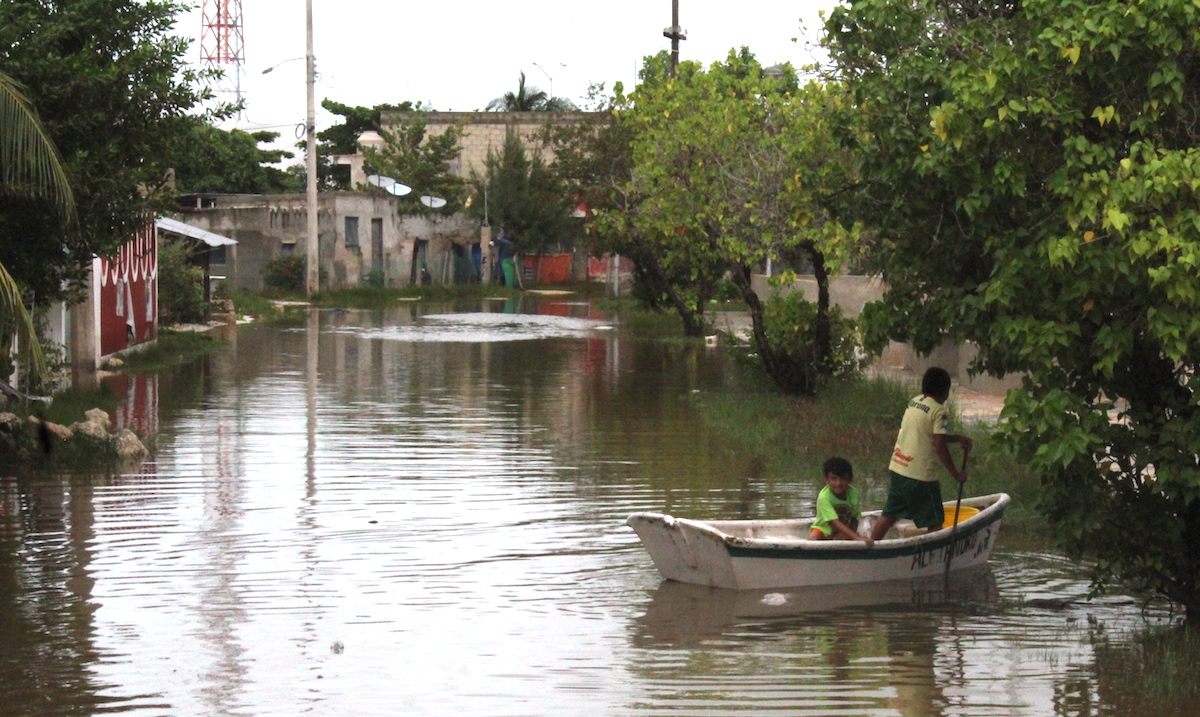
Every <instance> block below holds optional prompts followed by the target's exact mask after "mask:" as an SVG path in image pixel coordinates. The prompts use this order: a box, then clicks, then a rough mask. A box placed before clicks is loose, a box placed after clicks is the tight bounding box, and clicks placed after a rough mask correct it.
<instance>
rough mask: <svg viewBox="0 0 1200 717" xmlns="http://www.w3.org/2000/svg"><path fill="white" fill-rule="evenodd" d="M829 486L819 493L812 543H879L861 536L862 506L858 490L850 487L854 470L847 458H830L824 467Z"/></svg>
mask: <svg viewBox="0 0 1200 717" xmlns="http://www.w3.org/2000/svg"><path fill="white" fill-rule="evenodd" d="M821 470H822V471H824V473H825V487H824V488H822V489H821V492H820V493H818V494H817V519H816V520H815V521H813V527H812V532H811V533H810V534H809V536H808V539H809V540H831V539H832V540H861V541H863V542H864V543H866V544H867V547H868V548H869V547H871V545H872V544H873V543H874V542H875V541H873V540H871V539H870V538H868V537H867V536H865V535H859V534H858V519H859V518H861V517H862V507H861V503H860V502H859V499H858V489H857V488H855V487H854V486H852V485H850V482H851V481H853V480H854V469H853V468H852V467H851V466H850V461H848V460H846V459H845V458H830V459H829V460H827V461H825V465H824V466H822V468H821Z"/></svg>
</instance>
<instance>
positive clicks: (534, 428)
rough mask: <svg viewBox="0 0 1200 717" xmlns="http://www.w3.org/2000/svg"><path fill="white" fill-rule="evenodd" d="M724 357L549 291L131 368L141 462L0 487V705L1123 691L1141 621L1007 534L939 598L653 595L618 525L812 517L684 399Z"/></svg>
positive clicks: (211, 705) (812, 490)
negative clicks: (149, 452)
mask: <svg viewBox="0 0 1200 717" xmlns="http://www.w3.org/2000/svg"><path fill="white" fill-rule="evenodd" d="M505 309H508V310H509V311H519V312H521V313H505ZM725 364H726V360H725V359H724V358H723V356H722V355H721V353H720V352H719V351H715V350H706V349H704V348H703V347H702V346H695V345H691V344H682V343H664V342H656V341H649V340H635V339H633V338H632V337H631V336H630V335H629V334H627V333H622V332H620V331H618V330H616V329H615V328H614V327H613V326H612V324H611V323H609V322H608V321H607V320H606V319H605V318H604V317H603V316H600V315H598V314H596V313H595V312H594V310H592V309H591V308H590V307H589V306H587V305H586V304H581V303H571V302H555V301H553V300H550V299H546V300H543V301H542V303H541V304H537V303H535V302H533V301H530V300H527V301H526V303H525V304H524V305H523V306H520V307H517V306H512V305H509V306H506V304H505V302H502V301H498V302H484V303H483V304H482V305H478V304H477V305H475V306H470V307H460V310H459V311H451V310H449V309H447V308H446V307H441V306H439V307H432V306H429V305H425V304H418V303H411V304H404V305H401V306H400V307H398V308H394V309H389V310H387V311H386V312H366V311H363V312H359V311H347V312H342V311H322V312H313V313H312V314H310V318H309V319H308V323H307V324H303V323H301V324H297V325H291V326H266V325H251V326H246V327H242V328H241V329H240V333H239V334H238V337H237V340H236V343H235V344H233V345H232V346H231V347H230V348H229V349H228V350H225V351H222V352H219V353H216V354H212V355H209V356H205V357H203V358H201V359H198V360H197V361H195V362H193V363H190V364H188V365H185V366H183V367H180V368H178V369H174V370H171V371H168V372H165V373H162V374H159V375H157V376H148V377H142V378H141V379H140V380H138V381H135V382H132V383H130V385H129V389H128V390H129V393H130V395H131V396H132V399H131V402H130V404H129V405H127V406H126V407H125V408H124V409H123V410H122V413H121V417H120V420H122V421H124V422H127V423H130V424H134V425H137V426H139V428H140V429H141V430H143V431H144V430H147V427H149V428H151V429H153V430H156V431H157V435H156V437H155V438H154V442H155V446H156V451H155V456H154V458H153V459H152V460H150V461H148V462H146V463H144V464H142V465H140V466H139V467H138V468H137V470H136V472H120V473H116V474H111V473H108V472H106V473H104V474H102V475H90V474H85V473H69V472H63V473H55V474H32V475H22V476H19V477H14V476H13V475H12V472H11V471H3V472H0V685H2V686H3V692H4V698H3V700H2V701H0V715H88V714H97V713H101V712H104V713H115V714H121V715H147V716H149V715H178V716H192V715H194V716H214V715H298V714H315V715H331V716H332V715H336V716H338V717H358V716H360V715H398V714H404V715H489V716H506V715H512V716H530V715H536V716H542V715H546V716H549V715H559V714H567V713H570V714H581V715H606V716H607V715H671V716H675V715H704V716H707V717H715V716H719V715H797V716H799V715H906V716H907V715H946V716H950V715H956V716H957V715H973V716H974V715H980V716H982V715H1021V716H1023V717H1024V716H1035V715H1047V716H1051V715H1053V716H1063V717H1066V716H1076V715H1078V716H1091V715H1113V716H1116V715H1125V714H1128V713H1130V712H1131V711H1132V710H1133V709H1141V708H1143V707H1144V706H1145V702H1144V698H1143V697H1142V696H1140V695H1137V694H1131V693H1130V692H1131V691H1132V690H1131V686H1130V685H1128V684H1126V683H1125V682H1123V680H1124V675H1123V674H1122V672H1121V670H1120V669H1119V666H1116V668H1114V667H1113V666H1108V667H1106V666H1105V664H1104V663H1102V662H1101V661H1098V659H1097V645H1098V644H1101V643H1103V642H1104V641H1105V640H1107V639H1109V636H1119V635H1121V634H1123V633H1125V632H1127V631H1130V630H1135V629H1138V628H1140V627H1141V626H1142V625H1143V624H1144V622H1143V620H1144V614H1143V612H1142V610H1141V606H1140V605H1139V604H1135V603H1134V602H1133V601H1132V600H1130V599H1128V598H1124V597H1121V596H1113V597H1108V598H1104V599H1100V600H1097V601H1094V602H1092V603H1091V604H1088V605H1083V606H1077V607H1070V608H1069V609H1066V610H1052V609H1040V608H1035V607H1030V606H1028V605H1027V604H1026V601H1028V600H1030V599H1035V598H1065V599H1083V598H1084V597H1085V595H1086V593H1087V579H1086V575H1085V574H1084V573H1082V572H1081V571H1080V569H1079V568H1078V567H1077V566H1074V565H1072V564H1070V563H1069V562H1068V561H1066V560H1065V559H1062V558H1059V557H1057V556H1055V555H1049V554H1044V553H1040V552H1036V551H1028V550H1025V549H1022V548H1021V547H1020V542H1019V541H1014V540H1013V539H1012V538H1011V537H1008V538H1007V539H1006V534H1005V532H1004V531H1003V530H1001V534H1000V542H999V544H998V546H997V548H996V551H995V552H994V553H993V558H992V562H991V565H990V568H989V569H988V570H986V571H983V572H976V573H972V574H968V575H963V576H961V577H957V578H956V579H955V580H954V581H952V583H951V585H949V586H947V585H945V584H943V583H942V582H941V581H937V582H936V583H935V584H902V585H888V586H871V587H849V588H840V589H837V590H823V591H821V590H818V591H812V590H810V591H801V590H780V591H757V592H744V593H739V592H733V591H724V590H713V589H706V588H698V587H694V586H687V585H682V584H677V583H663V581H662V580H661V579H660V577H659V575H658V573H657V571H656V570H655V569H654V567H653V565H652V564H651V562H650V559H649V557H648V556H647V555H646V553H645V552H644V551H643V550H642V548H641V547H640V545H639V543H638V541H637V538H636V536H635V535H634V534H633V532H632V531H631V530H630V529H629V528H627V527H626V526H625V524H624V520H625V518H626V517H627V516H628V515H629V514H630V513H632V512H635V511H643V510H665V511H667V512H672V513H674V514H676V515H687V516H690V517H698V518H717V517H723V518H780V517H791V516H795V515H807V514H810V513H811V511H812V505H813V500H814V498H815V495H816V490H817V483H816V481H815V479H814V477H815V476H816V475H817V472H818V471H817V468H816V466H815V465H813V466H809V465H804V466H795V469H794V471H793V472H790V473H788V474H786V475H772V474H770V472H769V471H765V470H764V469H763V468H762V464H763V463H762V461H761V460H759V459H758V457H756V456H752V455H746V454H744V453H740V452H739V451H738V450H737V449H736V448H735V447H731V446H726V445H722V444H721V443H720V442H719V441H716V440H714V438H713V437H712V436H711V434H710V433H709V431H708V430H707V429H706V427H705V425H704V423H703V421H702V420H701V418H700V416H699V415H698V414H697V412H696V409H695V407H694V404H693V403H692V397H693V396H695V395H696V394H697V393H699V394H712V393H719V392H727V391H736V390H737V383H736V379H735V378H734V376H735V374H736V372H734V371H732V370H730V367H728V366H727V365H725ZM814 460H816V461H817V462H818V463H819V458H817V459H814ZM1149 619H1150V620H1152V621H1155V620H1161V619H1162V616H1161V615H1156V614H1153V613H1150V614H1149ZM1176 714H1178V716H1179V717H1183V715H1184V714H1185V712H1184V711H1183V710H1182V708H1181V709H1180V711H1178V712H1177V713H1173V712H1169V711H1162V710H1158V711H1156V712H1155V715H1156V717H1175V715H1176Z"/></svg>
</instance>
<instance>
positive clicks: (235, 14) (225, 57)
mask: <svg viewBox="0 0 1200 717" xmlns="http://www.w3.org/2000/svg"><path fill="white" fill-rule="evenodd" d="M200 23H201V27H200V61H201V62H202V63H204V64H206V65H208V66H210V67H214V68H216V69H221V70H224V69H227V66H228V65H233V76H234V82H235V88H234V92H235V94H236V96H237V100H238V101H239V102H240V101H241V99H242V68H243V65H245V63H246V54H245V50H244V48H243V45H242V0H204V5H203V7H202V8H201V10H200Z"/></svg>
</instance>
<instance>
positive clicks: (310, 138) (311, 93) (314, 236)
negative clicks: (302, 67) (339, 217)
mask: <svg viewBox="0 0 1200 717" xmlns="http://www.w3.org/2000/svg"><path fill="white" fill-rule="evenodd" d="M306 6H307V11H308V18H307V19H308V28H307V30H308V44H307V48H306V49H307V52H306V53H305V57H304V59H305V64H306V65H308V71H307V78H306V79H307V82H308V116H307V118H306V119H305V121H304V139H305V149H307V150H308V151H307V152H306V153H305V160H306V172H307V174H308V187H307V189H308V227H307V228H308V242H307V247H306V249H307V253H306V254H305V258H306V260H307V262H308V271H307V276H306V277H305V282H304V287H305V293H306V294H307V295H308V298H309V299H311V298H313V297H314V296H315V295H316V294H317V292H319V291H320V290H321V273H320V272H321V269H320V264H319V262H320V261H321V258H320V257H321V253H320V247H318V246H317V242H318V241H320V233H319V231H318V227H317V222H318V221H319V220H318V214H319V211H318V207H317V89H316V81H317V77H316V75H317V61H316V59H315V58H314V57H313V9H312V0H307V3H306Z"/></svg>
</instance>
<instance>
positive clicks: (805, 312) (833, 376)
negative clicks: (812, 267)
mask: <svg viewBox="0 0 1200 717" xmlns="http://www.w3.org/2000/svg"><path fill="white" fill-rule="evenodd" d="M828 320H829V354H828V356H823V355H822V352H821V350H820V348H819V346H818V345H817V343H818V342H817V326H818V322H817V305H816V304H814V303H812V302H810V301H807V300H805V298H804V295H803V294H801V293H800V292H794V293H791V294H788V295H787V296H782V297H781V296H774V297H772V298H770V299H768V300H767V302H766V304H765V305H764V307H763V323H764V327H765V329H766V332H767V343H768V344H769V345H770V346H771V350H772V352H773V353H774V354H775V358H776V360H777V361H778V362H779V363H780V364H781V368H783V369H784V370H786V371H788V372H790V373H792V374H794V376H795V379H796V384H797V385H802V386H816V385H819V384H820V383H822V382H824V381H828V380H837V379H843V378H850V377H853V376H856V375H857V374H858V373H859V372H860V371H861V370H862V367H863V361H864V358H863V357H862V355H861V354H860V352H859V350H858V330H857V327H856V325H855V322H854V319H851V318H848V317H846V316H845V315H844V314H843V313H842V310H841V309H840V308H839V307H837V306H832V307H830V309H829V314H828Z"/></svg>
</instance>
